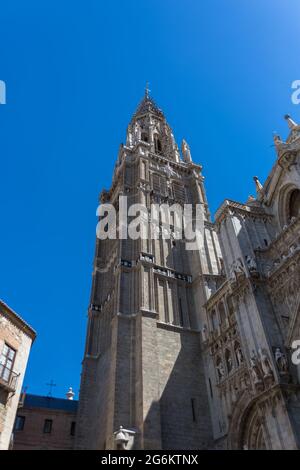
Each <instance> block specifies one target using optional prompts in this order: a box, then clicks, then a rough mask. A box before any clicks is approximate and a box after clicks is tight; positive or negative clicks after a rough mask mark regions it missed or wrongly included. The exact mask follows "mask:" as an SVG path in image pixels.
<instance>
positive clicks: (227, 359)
mask: <svg viewBox="0 0 300 470" xmlns="http://www.w3.org/2000/svg"><path fill="white" fill-rule="evenodd" d="M226 364H227V369H228V372H230V371H231V370H232V358H231V356H230V354H229V355H228V356H227V357H226Z"/></svg>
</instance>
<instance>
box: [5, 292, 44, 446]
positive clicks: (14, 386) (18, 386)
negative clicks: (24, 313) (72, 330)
mask: <svg viewBox="0 0 300 470" xmlns="http://www.w3.org/2000/svg"><path fill="white" fill-rule="evenodd" d="M35 337H36V333H35V332H34V330H33V329H32V328H31V327H30V326H29V325H28V324H27V323H25V321H24V320H22V318H21V317H20V316H19V315H17V314H16V312H14V311H13V310H12V309H11V308H10V307H8V305H6V304H5V303H4V302H3V301H1V300H0V450H5V449H8V448H9V447H10V445H11V438H12V431H13V425H14V421H15V417H16V413H17V409H18V404H19V399H20V394H21V390H22V384H23V379H24V375H25V371H26V365H27V361H28V356H29V352H30V348H31V345H32V343H33V341H34V339H35Z"/></svg>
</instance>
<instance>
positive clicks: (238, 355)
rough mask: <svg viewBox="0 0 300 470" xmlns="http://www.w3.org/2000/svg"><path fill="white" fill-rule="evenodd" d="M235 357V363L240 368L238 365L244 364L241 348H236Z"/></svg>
mask: <svg viewBox="0 0 300 470" xmlns="http://www.w3.org/2000/svg"><path fill="white" fill-rule="evenodd" d="M235 355H236V360H237V363H238V365H239V366H240V365H241V364H243V362H244V356H243V353H242V349H241V346H237V347H236V349H235Z"/></svg>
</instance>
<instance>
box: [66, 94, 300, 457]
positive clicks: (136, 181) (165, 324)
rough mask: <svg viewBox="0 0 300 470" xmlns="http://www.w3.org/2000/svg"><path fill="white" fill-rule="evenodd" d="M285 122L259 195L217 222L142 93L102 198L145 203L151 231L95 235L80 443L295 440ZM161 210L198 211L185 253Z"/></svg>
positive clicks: (294, 143) (196, 175)
mask: <svg viewBox="0 0 300 470" xmlns="http://www.w3.org/2000/svg"><path fill="white" fill-rule="evenodd" d="M287 121H288V124H289V127H290V135H289V137H288V139H287V141H286V142H283V141H281V139H280V137H279V136H277V137H276V138H275V145H276V150H277V160H276V162H275V164H274V168H273V169H272V171H271V174H270V176H269V178H268V179H267V181H266V183H265V185H261V184H260V182H259V180H258V179H257V178H255V184H256V188H257V196H256V197H250V198H249V200H248V201H247V202H246V204H240V203H237V202H234V201H225V202H224V203H223V205H222V206H221V208H220V209H219V210H218V212H217V214H216V218H215V222H212V220H211V217H210V213H209V208H208V203H207V199H206V195H205V188H204V179H203V176H202V172H201V170H202V169H201V166H199V165H197V164H195V163H194V162H193V161H192V158H191V152H190V149H189V146H188V145H187V143H186V142H185V141H183V142H182V148H181V153H180V151H179V149H178V146H177V144H176V142H175V139H174V136H173V133H172V130H171V128H170V127H169V125H168V123H167V121H166V119H165V117H164V114H163V113H162V111H161V110H160V109H159V108H158V107H157V106H156V104H155V103H154V101H153V100H152V98H150V97H149V93H148V91H146V94H145V97H144V98H143V100H142V102H141V103H140V105H139V107H138V109H137V111H136V113H135V114H134V116H133V118H132V120H131V122H130V124H129V126H128V129H127V140H126V145H121V147H120V151H119V155H118V159H117V163H116V166H115V171H114V176H113V182H112V185H111V188H110V189H109V190H104V191H103V192H102V193H101V203H102V204H110V205H112V206H113V207H114V208H115V210H116V212H117V215H119V214H120V213H121V212H122V211H123V209H124V207H123V206H122V207H121V205H123V204H124V202H121V201H124V200H125V199H126V201H127V202H126V204H127V206H128V208H130V207H132V206H133V204H140V205H141V207H143V208H144V207H146V209H147V211H146V213H143V211H142V210H141V217H140V227H142V228H141V230H142V229H146V230H147V231H148V234H150V233H151V234H152V233H154V232H156V236H154V237H152V236H146V237H136V239H135V238H132V237H131V238H130V237H127V238H126V237H125V236H117V237H116V238H115V239H114V238H113V237H111V238H107V239H105V240H104V239H101V240H99V238H97V241H96V253H95V262H94V271H93V283H92V292H91V302H90V307H89V311H88V328H87V339H86V349H85V354H84V360H83V367H82V380H81V391H80V400H79V410H78V417H77V433H76V441H75V446H76V448H83V449H84V448H88V449H114V448H119V447H120V446H121V447H122V448H126V449H130V448H135V449H213V448H229V449H236V448H244V449H253V448H267V449H283V448H290V449H295V448H298V447H299V446H300V435H299V432H300V401H299V392H300V389H299V370H298V371H297V367H296V366H294V365H293V364H292V363H291V346H292V343H293V341H294V340H295V339H298V338H299V337H300V331H299V322H300V319H299V308H300V307H299V301H300V297H299V293H298V292H299V287H300V282H299V274H300V271H299V259H298V257H299V242H300V239H299V233H300V232H299V227H300V157H299V154H300V127H299V126H297V125H296V124H295V123H294V122H293V121H292V120H291V118H290V117H287ZM120 196H122V198H121V199H120ZM125 196H126V198H125ZM157 204H159V205H161V204H165V205H168V206H172V207H174V205H176V206H177V207H178V206H179V207H181V208H182V209H183V208H184V205H185V204H190V205H191V206H192V208H193V211H192V221H193V222H192V225H193V227H194V225H195V222H196V221H197V220H200V221H201V224H200V230H198V232H197V231H196V232H195V233H196V235H195V239H197V240H198V238H199V240H200V242H201V243H197V244H196V248H194V249H187V237H186V236H185V237H183V238H182V237H180V236H177V234H178V231H180V224H179V223H178V220H177V219H176V217H175V216H174V217H173V218H172V217H171V219H168V218H167V219H166V217H164V213H163V211H162V212H161V213H160V214H159V216H158V218H157V219H155V213H154V212H152V209H151V208H152V207H153V205H157ZM196 207H197V208H198V211H196V210H194V209H195V208H196ZM127 214H128V215H127V218H126V223H128V224H130V223H131V222H132V216H134V215H136V214H134V213H130V210H129V212H128V213H127ZM122 220H123V219H122ZM122 224H123V222H122V223H121V224H120V223H119V222H118V218H117V219H116V226H117V233H118V235H120V233H123V234H124V227H123V225H122ZM122 428H123V429H122Z"/></svg>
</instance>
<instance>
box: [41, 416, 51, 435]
mask: <svg viewBox="0 0 300 470" xmlns="http://www.w3.org/2000/svg"><path fill="white" fill-rule="evenodd" d="M51 431H52V419H45V421H44V430H43V432H44V434H51Z"/></svg>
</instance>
